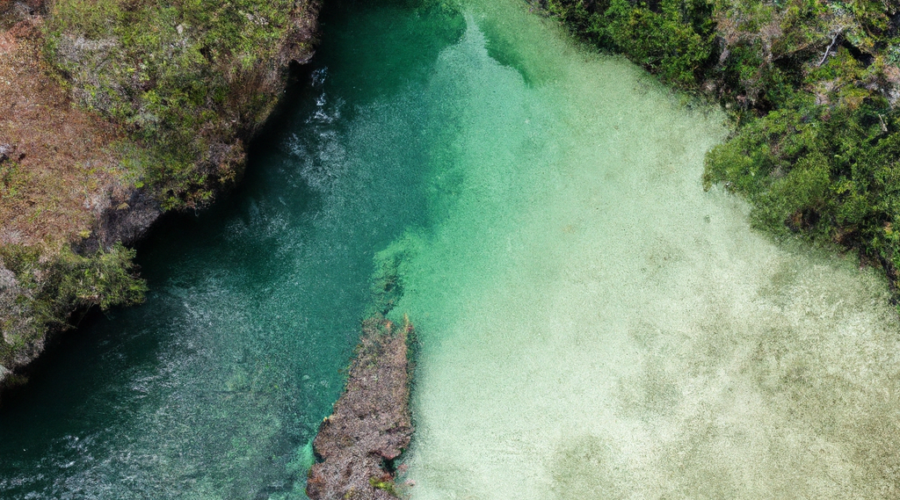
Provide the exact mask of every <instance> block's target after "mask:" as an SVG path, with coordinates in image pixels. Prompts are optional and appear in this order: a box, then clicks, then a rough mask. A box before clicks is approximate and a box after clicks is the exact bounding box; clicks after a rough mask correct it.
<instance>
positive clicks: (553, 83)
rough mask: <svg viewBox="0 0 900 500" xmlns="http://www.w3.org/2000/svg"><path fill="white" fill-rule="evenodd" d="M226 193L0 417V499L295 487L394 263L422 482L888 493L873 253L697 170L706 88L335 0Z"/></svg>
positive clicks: (412, 10)
mask: <svg viewBox="0 0 900 500" xmlns="http://www.w3.org/2000/svg"><path fill="white" fill-rule="evenodd" d="M322 29H323V38H322V43H321V48H320V49H319V52H318V54H317V55H316V58H315V61H314V63H313V64H312V67H310V68H307V70H306V71H305V72H304V73H303V74H301V75H300V76H299V77H298V82H297V83H296V85H294V86H293V87H292V89H291V90H290V91H289V92H288V93H287V94H286V95H285V98H284V105H283V109H282V111H281V114H280V115H279V116H277V117H275V118H273V120H272V121H271V123H270V124H269V125H268V127H267V128H266V130H265V131H263V133H262V134H261V136H260V138H259V139H258V141H257V142H256V143H255V144H254V145H253V148H252V152H251V161H250V165H249V168H248V174H247V177H246V179H244V182H243V183H242V185H241V187H240V188H239V190H238V191H237V192H235V193H233V194H232V195H230V196H228V197H227V198H224V199H222V200H221V201H220V202H219V203H218V204H217V205H216V206H215V207H213V209H212V210H210V211H208V212H206V213H203V214H201V215H180V216H171V217H169V218H168V219H167V220H166V221H164V223H163V224H161V225H160V227H159V228H157V229H156V230H155V231H154V233H153V235H152V237H151V238H150V240H149V241H147V242H146V243H145V244H144V245H143V246H142V247H141V248H140V249H139V259H140V264H141V266H142V268H143V274H144V275H145V276H146V277H147V278H148V280H149V283H150V286H151V290H152V292H151V294H150V296H149V298H148V301H147V303H146V304H144V305H142V306H140V307H135V308H132V309H128V310H116V311H112V312H111V313H110V314H109V315H107V316H106V317H101V318H99V319H94V320H91V321H90V322H89V324H86V325H84V327H82V328H80V329H79V330H77V331H75V332H72V333H70V334H69V335H67V336H66V337H65V338H64V339H63V341H62V342H61V344H60V345H58V346H56V347H55V348H54V349H53V350H52V352H51V353H50V355H49V356H48V357H47V359H46V360H45V362H44V367H43V369H41V370H40V371H38V372H37V374H36V375H35V376H34V379H33V380H32V383H31V384H30V385H29V386H28V388H27V390H25V391H22V393H21V394H19V395H18V396H16V397H15V398H13V399H11V400H9V401H5V403H6V405H5V407H4V408H3V409H2V410H0V498H3V499H6V498H10V499H16V500H18V499H31V498H60V499H82V498H88V499H132V498H134V499H143V498H148V499H158V498H167V499H168V498H176V499H179V498H183V499H273V500H275V499H293V498H299V499H302V498H304V495H303V492H302V491H303V487H304V477H305V473H306V469H307V467H308V466H309V464H310V461H311V460H312V454H311V452H310V447H309V443H310V440H311V439H312V437H313V436H314V433H315V432H316V430H317V427H318V425H319V422H320V421H321V420H322V418H323V417H324V416H326V415H327V414H329V413H330V409H331V405H332V403H333V402H334V401H335V400H336V399H337V397H338V395H339V393H340V390H341V386H342V384H343V380H344V373H343V372H342V370H343V369H344V368H346V366H347V365H348V362H349V360H350V357H351V355H352V352H353V347H354V345H355V343H356V341H357V339H358V335H359V324H360V321H361V320H362V319H363V318H364V317H365V316H366V315H367V314H368V313H369V312H370V309H371V307H372V296H373V295H372V292H373V286H374V284H373V283H374V282H375V281H373V276H374V275H377V274H378V273H380V272H382V270H383V269H384V267H383V266H384V265H388V266H389V269H392V270H395V271H397V272H398V274H399V283H400V284H401V288H402V291H403V294H402V297H400V298H399V300H398V301H397V302H396V305H395V307H394V309H393V311H391V312H390V315H391V317H392V318H394V319H396V320H398V321H400V320H402V317H403V316H404V315H406V314H408V315H409V317H410V318H411V320H412V322H413V323H414V324H415V325H416V329H417V332H418V338H419V339H420V341H421V343H420V344H419V345H418V346H417V347H418V353H417V366H416V379H415V385H414V387H413V397H412V408H413V412H414V419H415V422H416V426H417V427H416V435H415V438H414V440H413V445H412V447H411V449H410V450H409V451H408V452H407V455H406V457H405V458H404V460H405V466H406V467H404V470H407V468H408V472H406V473H405V475H404V476H403V477H402V478H401V482H400V485H398V486H399V487H400V488H401V489H403V490H404V491H405V492H406V493H407V494H409V495H410V496H411V497H412V498H413V499H414V500H432V499H433V500H444V499H472V500H494V499H496V500H509V499H516V500H531V499H534V500H544V499H560V500H562V499H573V500H574V499H578V500H585V499H591V500H593V499H598V500H599V499H603V500H609V499H662V498H690V499H701V498H729V499H747V500H757V499H764V498H771V499H782V498H829V499H831V498H833V499H845V498H865V499H874V498H885V499H894V498H898V495H900V493H898V492H900V472H898V471H900V453H897V451H898V450H900V404H898V399H897V397H898V395H900V326H898V325H900V322H898V318H897V313H896V310H894V309H893V308H892V307H891V306H890V304H889V302H888V299H889V294H888V290H887V286H886V283H885V280H884V279H883V277H882V276H880V275H878V274H877V273H876V272H874V271H872V270H870V269H860V267H859V265H858V262H856V261H854V259H852V258H849V257H846V256H839V255H836V254H834V253H832V252H828V251H819V250H814V249H811V248H809V247H806V246H802V245H794V244H790V243H783V242H782V243H776V242H774V241H772V240H771V239H769V238H767V237H766V236H764V235H760V234H757V233H755V232H753V231H752V230H751V229H750V226H749V223H748V221H747V209H746V208H747V207H746V205H745V204H743V203H742V202H741V201H740V200H738V199H736V198H734V197H733V196H730V195H728V194H726V193H724V192H723V191H722V190H721V189H718V188H715V189H713V190H712V191H710V192H704V191H703V190H702V187H701V183H700V178H701V174H702V169H703V158H704V154H705V153H706V151H708V150H709V149H710V148H711V147H712V146H714V145H715V144H717V143H718V142H719V141H721V140H723V139H724V138H725V137H726V136H727V133H728V130H727V128H726V126H725V125H724V116H723V115H722V114H721V113H720V112H719V111H718V110H717V109H715V108H712V107H707V106H704V105H702V104H698V103H696V102H693V101H690V100H689V99H686V98H684V97H683V96H679V95H678V94H675V93H673V92H672V91H670V90H668V89H666V88H664V87H663V86H661V85H660V84H659V83H658V82H656V81H655V80H654V79H653V78H651V77H649V76H648V75H647V74H646V73H644V72H643V71H641V70H640V69H639V68H637V67H635V66H634V65H632V64H630V63H628V62H627V61H624V60H622V59H621V58H616V57H611V56H605V55H599V54H597V53H596V51H594V50H592V49H590V48H585V47H581V46H579V45H577V44H576V43H574V42H573V41H572V40H571V39H570V38H568V37H567V36H566V34H565V33H564V32H563V31H562V30H561V29H560V27H559V26H558V25H556V24H555V23H554V22H553V21H552V20H550V19H546V18H543V17H541V16H539V15H536V14H535V13H533V12H530V11H529V4H528V3H527V2H523V1H520V0H421V1H413V0H408V1H407V0H394V1H388V0H382V1H377V2H371V1H362V0H360V1H358V2H350V1H340V0H329V1H328V2H326V10H325V12H324V14H323V18H322Z"/></svg>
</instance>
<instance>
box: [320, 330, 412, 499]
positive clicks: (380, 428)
mask: <svg viewBox="0 0 900 500" xmlns="http://www.w3.org/2000/svg"><path fill="white" fill-rule="evenodd" d="M412 335H413V329H412V326H411V325H410V324H409V323H408V322H407V323H406V324H405V325H403V326H402V327H396V326H395V325H393V324H392V323H391V322H390V321H388V320H385V319H382V318H373V319H369V320H367V321H365V322H364V323H363V337H362V340H361V341H360V344H359V346H358V347H357V354H356V358H355V359H354V360H353V363H352V365H351V367H350V375H349V378H348V380H347V387H346V390H345V392H344V394H343V395H342V396H341V397H340V399H338V401H337V403H335V405H334V413H333V414H332V415H331V416H330V417H328V418H326V419H325V420H324V421H323V422H322V425H321V426H320V427H319V434H318V435H317V436H316V439H315V441H314V442H313V447H314V450H315V453H316V457H317V459H318V460H319V462H318V463H316V464H315V465H313V467H312V469H310V472H309V480H308V481H307V486H306V494H307V495H308V496H309V498H310V499H312V500H337V499H342V500H343V499H347V500H369V499H390V498H396V497H397V496H398V488H397V486H396V485H395V483H394V480H395V479H396V471H395V464H394V461H395V460H396V459H397V457H399V456H400V454H401V453H402V452H403V450H404V449H406V447H407V446H409V441H410V438H411V437H412V432H413V428H412V422H411V418H410V411H409V369H408V367H409V362H408V356H407V345H408V344H407V343H408V342H409V339H410V337H411V336H412Z"/></svg>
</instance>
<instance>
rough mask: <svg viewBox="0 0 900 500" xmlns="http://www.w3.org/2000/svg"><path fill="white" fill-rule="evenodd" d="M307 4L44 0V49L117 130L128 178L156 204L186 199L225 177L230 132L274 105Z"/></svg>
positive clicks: (236, 162) (231, 170) (231, 169)
mask: <svg viewBox="0 0 900 500" xmlns="http://www.w3.org/2000/svg"><path fill="white" fill-rule="evenodd" d="M310 8H312V7H311V2H309V1H302V0H301V1H295V0H270V1H265V2H261V1H259V0H229V1H220V0H174V1H170V2H156V1H151V0H56V1H55V2H53V3H52V4H51V11H50V14H49V16H48V17H47V22H46V25H45V31H46V35H47V40H48V47H47V55H48V58H49V59H50V61H51V63H53V64H54V65H55V66H56V67H57V68H59V70H60V71H61V72H62V74H63V76H64V81H65V82H66V83H67V84H68V85H69V86H70V87H71V88H72V90H73V94H74V95H75V96H76V98H77V100H78V101H80V104H81V105H83V106H85V107H87V108H89V109H94V110H97V111H99V112H101V113H102V114H104V115H106V116H108V117H109V118H111V119H113V120H114V121H115V122H117V123H119V124H121V125H122V127H123V128H124V129H125V130H126V131H127V132H128V134H129V136H130V137H131V139H132V141H129V142H128V144H127V145H124V144H123V146H124V147H126V148H127V149H128V154H127V158H128V163H129V166H130V167H131V169H132V170H133V171H134V173H135V177H136V181H135V184H136V185H137V186H138V187H143V186H144V184H145V183H146V184H147V185H148V187H150V188H152V189H153V190H154V191H155V192H158V193H159V196H160V198H161V201H162V202H163V204H164V206H165V207H166V208H173V207H181V206H189V207H193V206H197V205H198V204H202V203H204V202H205V201H207V200H208V199H209V198H210V196H211V195H212V192H213V190H214V188H215V186H216V185H217V184H219V183H221V182H222V181H228V180H231V179H233V178H234V177H235V175H236V173H237V172H236V170H237V169H238V168H239V166H240V164H241V162H242V160H243V154H244V152H243V147H242V144H241V141H243V140H246V139H247V136H248V133H249V131H251V130H252V128H253V127H254V126H256V125H257V124H258V123H259V122H260V121H261V120H262V119H263V118H265V116H266V115H267V114H268V113H269V111H270V110H271V107H272V106H273V105H274V103H275V100H276V98H277V95H278V93H279V92H280V90H281V88H282V86H283V81H282V79H281V75H282V70H283V68H284V67H285V66H286V65H287V63H288V62H289V60H290V59H292V58H295V57H298V56H300V57H302V55H303V54H305V53H308V51H309V49H310V47H309V46H308V44H309V42H310V41H311V36H312V35H311V27H310V26H309V25H307V24H305V23H306V22H307V17H308V16H307V11H308V10H309V9H310ZM135 144H137V145H138V146H135ZM141 146H143V147H141Z"/></svg>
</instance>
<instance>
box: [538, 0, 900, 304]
mask: <svg viewBox="0 0 900 500" xmlns="http://www.w3.org/2000/svg"><path fill="white" fill-rule="evenodd" d="M543 6H544V7H545V8H546V9H547V10H548V11H549V12H551V13H552V14H555V15H556V16H558V17H559V18H561V19H562V20H563V21H564V22H565V23H566V24H567V25H568V26H569V27H571V28H572V29H573V31H575V32H576V33H577V34H578V35H580V36H581V37H583V38H584V39H586V40H588V41H590V42H591V43H594V44H596V45H597V46H598V47H600V48H603V49H606V50H611V51H615V52H621V53H623V54H625V55H626V56H627V57H629V58H630V59H632V60H633V61H635V62H637V63H640V64H642V65H644V66H645V67H646V68H648V69H649V70H650V71H652V72H654V73H656V74H658V75H659V76H660V77H661V78H662V79H663V80H664V81H666V82H669V83H671V84H674V85H677V86H679V87H681V88H683V89H686V90H688V91H690V92H695V93H698V94H700V93H702V94H705V95H710V96H713V97H715V98H716V99H718V100H720V102H722V104H723V105H724V106H725V108H726V109H727V110H728V111H729V113H730V114H731V116H732V117H733V119H734V121H735V126H736V127H735V132H734V133H733V135H732V137H731V138H730V139H729V140H728V141H727V142H725V143H724V144H722V145H719V146H718V147H716V148H714V149H713V150H712V151H711V152H710V153H709V154H708V155H707V158H706V172H705V174H704V183H705V185H706V186H707V187H709V186H710V185H711V184H713V183H723V185H724V186H725V187H726V188H727V189H729V190H731V191H734V192H737V193H741V194H743V195H745V196H747V197H748V198H749V199H750V200H751V202H752V204H753V207H754V210H753V215H752V216H753V221H754V223H755V224H756V225H757V226H760V227H764V228H766V229H769V230H771V231H774V232H775V233H776V234H787V233H790V232H793V233H797V234H799V235H802V236H803V237H807V238H809V239H811V240H813V241H818V242H836V243H839V244H841V245H844V246H845V247H848V248H853V249H855V250H857V251H859V253H860V255H861V256H862V258H863V259H864V261H866V262H869V263H875V264H880V265H883V266H884V268H885V269H886V271H887V273H888V276H889V277H890V278H891V281H892V283H893V284H894V285H895V286H896V285H897V279H898V275H897V270H898V269H900V114H898V112H897V109H896V106H895V103H896V101H897V100H898V98H900V68H898V64H900V6H898V5H897V4H896V3H895V2H887V1H882V0H845V1H832V0H775V1H765V0H649V1H637V0H546V1H545V2H543Z"/></svg>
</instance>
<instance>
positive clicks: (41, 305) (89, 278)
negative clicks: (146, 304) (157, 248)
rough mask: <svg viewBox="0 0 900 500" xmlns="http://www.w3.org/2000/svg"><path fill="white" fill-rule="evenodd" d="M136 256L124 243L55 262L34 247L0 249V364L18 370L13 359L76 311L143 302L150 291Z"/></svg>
mask: <svg viewBox="0 0 900 500" xmlns="http://www.w3.org/2000/svg"><path fill="white" fill-rule="evenodd" d="M133 258H134V250H129V249H127V248H125V247H123V246H122V245H121V244H117V245H116V246H114V247H113V248H112V249H111V250H109V251H102V250H101V251H99V252H96V253H95V254H93V255H90V256H82V255H77V254H74V253H72V252H71V251H69V250H68V249H65V250H63V251H62V252H61V253H60V254H58V255H57V256H56V257H54V258H51V259H46V258H44V257H42V253H41V251H40V249H37V248H34V247H24V246H17V245H6V246H3V247H0V264H2V267H4V268H5V269H3V270H2V272H0V285H2V286H0V306H2V307H0V330H2V332H3V339H2V340H3V341H2V342H0V365H5V366H18V365H19V363H17V362H14V361H15V357H16V356H20V355H21V354H22V353H27V352H28V351H29V350H31V349H32V348H33V345H34V344H35V343H40V342H42V339H43V337H44V332H45V331H46V329H47V327H51V328H53V327H55V328H58V329H60V328H61V329H65V328H67V327H68V326H69V325H68V324H66V318H67V317H68V315H69V313H70V312H71V311H72V308H73V307H77V308H87V307H90V306H94V305H98V306H100V308H101V309H103V310H106V309H108V308H110V307H112V306H114V305H132V304H136V303H139V302H142V301H143V300H144V293H145V292H146V290H147V287H146V283H145V282H144V281H143V280H141V279H140V278H138V277H137V273H136V269H135V266H134V264H133V263H132V259H133Z"/></svg>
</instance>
